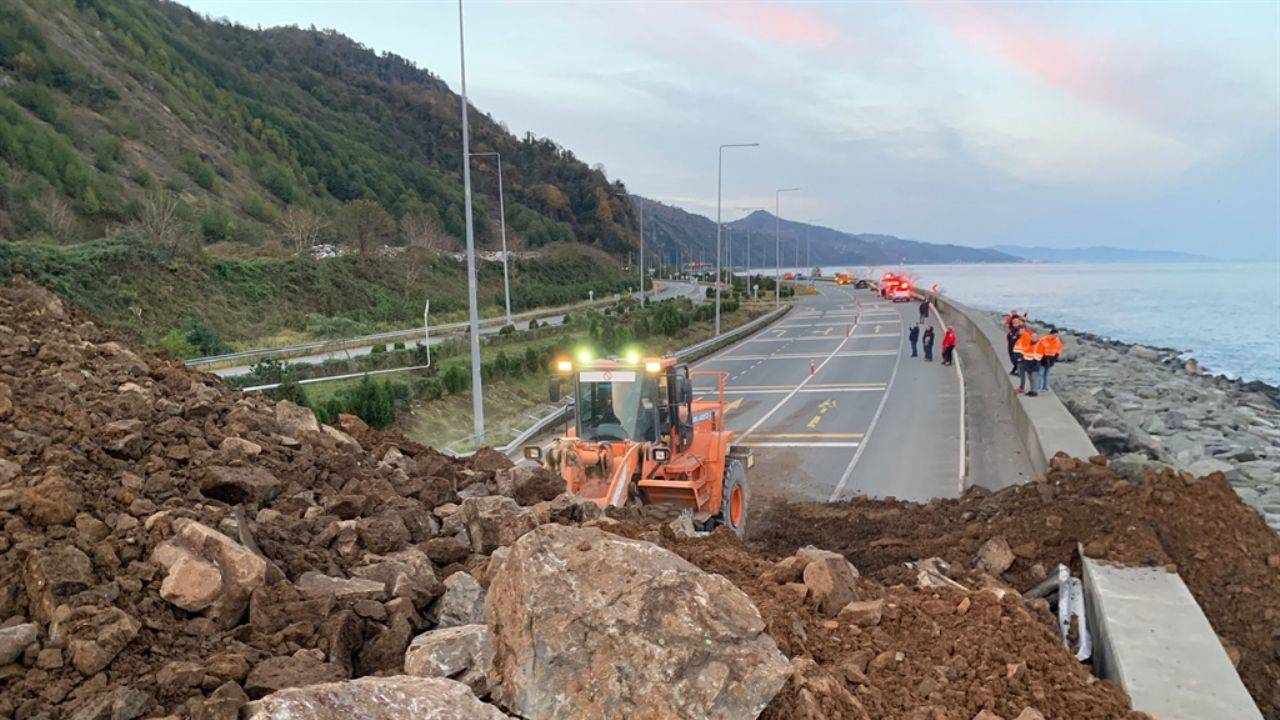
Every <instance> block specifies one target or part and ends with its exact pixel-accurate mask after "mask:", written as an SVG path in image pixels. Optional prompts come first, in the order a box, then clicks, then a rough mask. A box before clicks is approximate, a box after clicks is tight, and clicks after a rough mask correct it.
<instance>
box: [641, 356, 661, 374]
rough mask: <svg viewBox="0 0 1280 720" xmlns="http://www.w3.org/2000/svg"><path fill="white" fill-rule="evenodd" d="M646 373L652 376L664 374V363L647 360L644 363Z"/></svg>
mask: <svg viewBox="0 0 1280 720" xmlns="http://www.w3.org/2000/svg"><path fill="white" fill-rule="evenodd" d="M644 371H645V372H647V373H649V374H650V375H657V374H658V373H660V372H662V361H660V360H646V361H645V362H644Z"/></svg>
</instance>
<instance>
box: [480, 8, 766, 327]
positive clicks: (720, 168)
mask: <svg viewBox="0 0 1280 720" xmlns="http://www.w3.org/2000/svg"><path fill="white" fill-rule="evenodd" d="M458 2H462V0H458ZM747 147H760V143H730V144H728V145H721V146H720V152H719V158H718V162H717V165H716V331H715V334H716V335H719V334H720V277H721V276H720V198H721V188H722V187H723V185H724V149H725V148H747Z"/></svg>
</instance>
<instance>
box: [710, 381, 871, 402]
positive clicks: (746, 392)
mask: <svg viewBox="0 0 1280 720" xmlns="http://www.w3.org/2000/svg"><path fill="white" fill-rule="evenodd" d="M884 389H885V386H884V385H881V386H879V387H856V388H828V389H823V388H805V389H803V390H801V391H800V392H802V393H842V392H884ZM785 392H790V391H789V390H725V391H724V394H725V395H781V394H783V393H785ZM708 398H710V396H709V395H708V396H706V397H701V398H698V399H700V400H703V399H708Z"/></svg>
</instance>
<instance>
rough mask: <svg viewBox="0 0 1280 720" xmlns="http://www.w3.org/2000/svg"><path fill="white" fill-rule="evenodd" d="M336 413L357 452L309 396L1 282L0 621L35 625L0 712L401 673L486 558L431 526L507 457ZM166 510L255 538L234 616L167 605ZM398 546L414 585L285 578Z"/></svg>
mask: <svg viewBox="0 0 1280 720" xmlns="http://www.w3.org/2000/svg"><path fill="white" fill-rule="evenodd" d="M345 420H346V422H344V423H343V424H344V426H347V427H350V428H351V429H352V431H353V432H355V433H356V434H357V435H359V436H360V437H361V440H363V441H365V442H368V443H369V444H368V445H367V447H369V448H371V449H372V450H373V451H374V452H369V451H367V450H365V449H364V448H362V447H361V446H360V445H359V444H358V443H357V442H356V441H355V440H353V439H352V438H351V437H350V436H349V435H346V434H344V433H343V432H340V431H337V430H335V429H333V428H325V427H322V426H318V425H316V424H315V423H314V418H313V417H312V416H311V415H310V414H309V412H308V411H305V410H304V409H299V408H297V407H296V406H292V407H291V406H289V405H286V404H284V403H281V404H280V406H276V404H275V403H273V402H271V401H270V400H268V399H266V398H263V397H260V396H245V395H242V394H241V393H239V392H235V391H232V390H229V389H227V388H226V387H224V386H223V385H222V384H221V383H220V382H219V381H218V379H217V378H215V377H213V376H212V375H206V374H204V373H200V372H195V371H192V370H190V369H188V368H186V367H185V366H184V365H183V364H182V363H180V362H176V361H173V360H171V359H168V358H163V357H159V356H155V355H149V354H148V355H143V354H137V353H135V352H133V351H131V350H129V349H128V348H127V347H126V345H125V344H124V343H123V342H122V340H121V339H120V338H119V337H118V336H117V335H116V334H115V333H112V332H110V331H107V330H103V329H102V328H99V327H98V326H96V325H94V324H93V323H92V322H91V321H90V320H89V318H88V316H87V315H85V314H84V313H82V312H80V311H79V310H77V309H74V308H71V307H68V306H65V305H63V304H62V303H61V302H59V300H58V299H57V298H56V297H55V296H53V295H52V294H51V293H48V292H46V291H44V290H42V289H39V288H36V287H33V286H30V285H27V284H25V283H23V282H18V283H17V284H15V286H14V287H13V288H0V526H3V528H4V532H3V533H0V629H3V628H9V627H13V626H17V625H21V624H24V623H35V624H36V625H37V626H38V637H39V639H38V640H37V641H36V642H35V643H32V644H27V643H23V644H21V645H19V646H18V647H17V651H18V652H19V653H20V654H19V655H18V657H16V658H14V659H12V660H10V659H8V658H6V659H5V660H3V661H0V684H2V685H3V692H0V718H8V717H18V718H36V717H44V718H58V717H62V718H69V717H77V718H79V717H94V718H97V717H111V716H113V713H114V716H115V717H130V718H132V717H137V716H139V715H145V716H148V717H153V716H161V715H166V714H174V715H179V716H182V717H188V716H194V717H201V718H210V719H211V720H212V719H213V718H222V717H234V711H235V709H236V708H237V707H238V704H237V703H236V699H237V698H242V697H243V693H244V692H247V693H248V694H250V695H257V694H262V693H264V692H268V691H269V690H270V689H271V688H273V687H278V686H281V685H290V684H293V685H296V684H304V683H306V682H308V681H311V682H315V681H320V680H332V679H341V678H346V677H350V676H352V675H365V674H377V673H382V672H398V671H399V670H400V667H401V665H402V660H403V654H404V647H405V645H406V644H407V643H408V642H409V639H410V638H411V637H412V635H413V634H414V633H416V632H420V631H422V630H425V629H428V628H429V627H431V626H432V624H433V623H432V621H431V620H430V619H429V617H430V610H431V608H432V602H433V601H434V599H435V597H437V596H439V595H440V593H441V592H443V590H442V588H441V586H440V582H439V580H443V579H445V578H446V577H448V576H449V575H450V574H452V573H454V572H457V571H458V570H463V569H474V570H475V571H476V574H477V575H478V576H481V577H483V569H484V562H485V558H484V556H478V555H474V554H472V553H471V552H470V549H469V548H467V547H466V546H465V545H463V544H462V543H460V542H456V541H454V540H453V538H447V537H445V535H446V534H452V533H454V532H456V528H454V529H453V530H450V531H448V533H443V532H441V527H440V526H441V519H440V518H437V517H435V516H434V515H433V512H432V511H433V509H434V508H436V507H438V506H441V505H444V504H446V503H456V502H458V501H459V499H460V498H459V492H463V493H464V494H467V493H469V492H470V491H476V492H474V493H470V494H482V495H483V494H491V493H492V491H493V490H492V486H493V485H494V484H495V471H497V470H500V469H502V468H503V467H506V466H509V462H508V461H507V460H506V458H503V457H501V456H496V454H494V453H487V452H486V453H480V454H478V455H477V456H476V458H475V459H473V460H470V461H467V462H459V461H455V460H453V459H451V458H449V457H447V456H444V455H441V454H440V453H436V452H434V451H432V450H430V449H428V448H424V447H421V446H416V445H413V444H410V443H405V442H403V441H401V442H393V441H392V439H391V438H389V437H384V436H378V435H376V434H373V433H370V432H369V431H368V430H367V428H363V429H362V427H361V426H362V424H361V423H359V421H358V420H354V419H353V418H346V419H345ZM372 441H376V442H372ZM477 484H480V485H482V486H483V488H480V489H477V488H474V487H473V486H475V485H477ZM236 506H238V508H239V512H237V509H236ZM237 515H239V517H237ZM180 519H190V520H195V521H196V522H198V523H201V524H203V525H205V526H207V527H208V528H212V529H214V530H218V531H220V532H222V533H223V534H225V535H226V536H227V537H229V538H230V539H231V540H232V541H237V542H239V543H242V544H243V545H244V546H246V547H248V546H251V545H252V544H254V543H255V542H256V545H258V546H259V547H260V550H261V552H262V554H263V555H264V556H265V558H266V560H268V561H269V563H270V565H271V566H273V567H272V569H271V570H270V571H269V573H268V576H267V577H268V580H267V584H265V585H262V586H260V587H259V588H258V589H257V590H255V591H253V595H252V599H251V600H250V601H249V605H248V609H247V611H246V610H244V609H243V606H241V610H240V614H239V615H238V616H236V617H228V618H225V621H221V620H224V619H223V618H214V619H211V617H207V616H205V614H202V613H201V612H188V611H186V610H183V609H180V608H179V607H177V606H175V605H174V604H171V603H170V602H166V600H165V599H162V596H161V591H162V582H163V581H164V579H165V576H166V572H165V570H164V569H163V568H162V567H161V565H159V564H157V560H156V557H157V556H156V555H155V554H154V553H155V551H156V549H157V547H158V546H160V545H161V543H162V542H164V541H166V540H168V539H170V538H171V537H173V536H174V534H175V530H176V527H177V526H179V525H180V524H181V520H180ZM184 527H185V525H184ZM451 542H452V543H453V544H450V543H451ZM455 546H456V547H455ZM406 549H409V550H414V551H416V552H417V555H416V556H414V557H416V558H417V562H418V565H416V566H413V567H412V568H411V569H410V570H409V571H407V572H408V573H410V574H411V575H412V577H411V578H410V581H407V582H405V581H403V580H404V578H407V577H409V575H395V574H392V575H389V576H386V577H387V578H388V579H387V580H383V577H384V576H383V575H381V574H379V573H378V572H374V573H372V574H370V575H368V577H373V578H377V579H378V580H379V581H382V582H386V583H387V584H386V586H385V587H386V588H387V589H386V590H385V594H384V593H383V592H382V591H373V592H369V591H367V589H366V590H361V591H360V592H358V593H356V594H355V595H353V596H352V597H337V596H325V594H324V592H321V593H319V595H316V594H309V595H306V596H305V597H303V596H300V595H299V590H298V588H296V587H295V585H294V583H297V582H298V579H299V577H300V576H301V575H302V574H303V573H306V572H308V571H318V572H319V573H322V574H324V575H327V576H332V577H334V578H338V579H340V580H346V579H347V578H348V576H350V575H352V574H353V573H352V571H353V570H356V569H358V568H360V567H361V566H363V569H368V567H369V563H370V562H371V557H372V556H375V555H386V554H389V553H396V552H399V551H403V550H406ZM427 556H430V557H433V558H435V559H436V562H435V563H434V564H433V563H432V561H431V560H427V559H426V557H427ZM240 557H241V559H243V557H244V553H242V555H241V556H240ZM424 564H425V567H424ZM175 567H176V566H175ZM197 567H202V568H205V571H208V568H209V566H208V565H207V564H200V563H197ZM386 568H392V569H393V570H394V569H395V568H393V567H392V566H391V565H387V566H385V567H384V568H383V569H386ZM213 572H215V573H216V572H217V569H214V570H213ZM428 576H433V577H428ZM207 577H208V576H207V575H204V576H201V575H200V574H199V573H195V574H193V575H192V578H194V579H196V580H199V579H201V578H205V579H207ZM223 577H224V578H225V577H227V576H226V575H225V574H224V575H223ZM283 579H287V580H289V581H291V582H280V580H283ZM216 581H217V577H216V574H215V577H214V579H213V582H216ZM224 582H230V581H227V580H224ZM359 582H365V583H368V582H369V580H361V581H359ZM393 584H394V585H395V589H394V592H393V590H392V589H391V588H392V585H393ZM224 587H225V586H224ZM298 587H301V585H299V586H298ZM365 587H366V588H367V585H366V586H365ZM215 589H216V587H215ZM369 595H375V596H377V597H369ZM215 602H217V600H216V599H215ZM59 606H61V607H59ZM72 609H74V610H73V611H72ZM68 611H72V612H71V613H70V614H68ZM59 618H61V623H59ZM59 628H62V630H63V631H62V632H60V631H59ZM3 663H7V664H3ZM246 673H248V678H246ZM227 682H230V683H231V685H232V686H234V687H222V688H221V689H219V688H220V686H224V684H225V683H227ZM241 684H242V685H243V690H242V689H241V687H240V685H241ZM215 690H217V691H218V692H220V693H222V694H223V695H225V696H227V697H226V699H221V700H220V699H219V698H220V696H219V695H217V694H215ZM104 702H105V703H106V705H105V706H104V705H102V703H104ZM113 704H114V705H113ZM113 706H114V707H117V709H116V710H112V709H111V708H112V707H113ZM103 707H106V710H102V708H103ZM228 707H229V708H230V710H228V709H227V708H228ZM121 708H123V709H121ZM103 712H105V713H106V714H102V713H103ZM228 712H229V713H230V714H229V715H228V714H227V713H228Z"/></svg>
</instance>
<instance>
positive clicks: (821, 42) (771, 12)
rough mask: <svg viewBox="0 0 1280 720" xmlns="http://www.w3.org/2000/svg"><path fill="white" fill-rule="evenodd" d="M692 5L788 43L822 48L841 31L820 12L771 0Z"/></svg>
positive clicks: (756, 33)
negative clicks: (799, 8)
mask: <svg viewBox="0 0 1280 720" xmlns="http://www.w3.org/2000/svg"><path fill="white" fill-rule="evenodd" d="M695 7H698V8H699V9H702V10H704V11H706V12H709V13H710V14H711V15H713V16H714V17H716V18H719V19H720V20H722V21H723V22H724V23H726V24H727V25H729V26H731V27H732V28H734V29H735V30H738V31H740V32H743V33H746V34H748V35H751V36H754V37H757V38H761V39H763V40H768V41H771V42H776V43H780V44H782V45H787V46H789V47H807V48H823V47H827V46H830V45H833V44H835V43H837V42H838V41H840V40H841V33H840V31H839V30H838V29H837V28H836V27H834V26H833V25H831V24H830V23H828V22H826V21H825V20H823V19H822V17H820V16H819V15H817V14H815V13H811V12H807V11H804V10H796V9H794V8H792V7H784V6H781V5H776V4H774V3H770V2H721V3H708V4H699V5H696V6H695Z"/></svg>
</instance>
